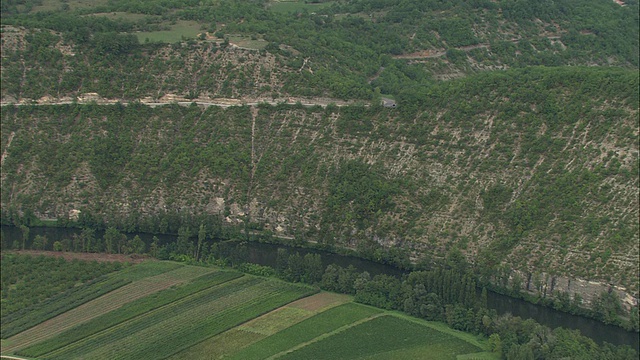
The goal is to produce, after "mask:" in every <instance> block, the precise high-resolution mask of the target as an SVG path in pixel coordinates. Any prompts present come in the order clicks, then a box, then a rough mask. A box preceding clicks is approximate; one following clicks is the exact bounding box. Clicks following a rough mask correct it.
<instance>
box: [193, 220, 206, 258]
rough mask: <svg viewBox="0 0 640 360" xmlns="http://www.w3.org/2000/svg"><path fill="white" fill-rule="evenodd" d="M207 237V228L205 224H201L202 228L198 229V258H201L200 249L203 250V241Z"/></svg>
mask: <svg viewBox="0 0 640 360" xmlns="http://www.w3.org/2000/svg"><path fill="white" fill-rule="evenodd" d="M206 237H207V230H206V228H205V227H204V224H200V229H199V230H198V246H197V247H196V256H195V257H196V260H200V251H201V250H202V243H203V242H204V240H205V239H206Z"/></svg>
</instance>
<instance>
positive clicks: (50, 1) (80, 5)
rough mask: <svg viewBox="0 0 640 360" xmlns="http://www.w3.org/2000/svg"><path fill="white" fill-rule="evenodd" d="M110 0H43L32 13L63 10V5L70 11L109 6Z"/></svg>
mask: <svg viewBox="0 0 640 360" xmlns="http://www.w3.org/2000/svg"><path fill="white" fill-rule="evenodd" d="M108 3H109V0H66V1H62V0H43V1H42V5H38V6H34V7H33V9H32V10H31V11H32V12H39V11H57V10H61V9H62V6H63V4H67V5H68V6H69V10H76V9H86V8H91V7H96V6H103V5H107V4H108Z"/></svg>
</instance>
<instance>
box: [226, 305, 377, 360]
mask: <svg viewBox="0 0 640 360" xmlns="http://www.w3.org/2000/svg"><path fill="white" fill-rule="evenodd" d="M380 312H381V310H378V309H375V308H371V307H368V306H364V305H360V304H354V303H349V304H345V305H341V306H338V307H335V308H331V309H329V310H327V311H325V312H322V313H320V314H318V315H316V316H314V317H312V318H309V319H307V320H305V321H302V322H300V323H298V324H296V325H293V326H291V327H289V328H287V329H284V330H282V331H280V332H278V333H277V334H274V335H272V336H269V337H268V338H266V339H263V340H261V341H258V342H256V343H254V344H252V345H251V346H249V347H247V348H245V349H243V350H241V351H240V352H238V353H236V354H235V355H234V356H233V357H232V359H235V360H250V359H264V358H267V357H269V356H272V355H275V354H277V353H279V352H282V351H286V350H288V349H291V348H292V347H294V346H296V345H298V344H301V343H304V342H307V341H310V340H313V339H314V338H316V337H318V336H320V335H322V334H325V333H328V332H331V331H334V330H336V329H338V328H340V327H342V326H345V325H349V324H351V323H353V322H356V321H358V320H362V319H365V318H368V317H370V316H373V315H375V314H378V313H380Z"/></svg>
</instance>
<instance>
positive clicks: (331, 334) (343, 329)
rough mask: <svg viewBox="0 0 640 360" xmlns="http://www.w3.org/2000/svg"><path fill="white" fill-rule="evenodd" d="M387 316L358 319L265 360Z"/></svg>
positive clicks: (271, 359) (382, 314) (381, 314)
mask: <svg viewBox="0 0 640 360" xmlns="http://www.w3.org/2000/svg"><path fill="white" fill-rule="evenodd" d="M388 315H389V313H386V312H383V313H380V314H375V315H372V316H370V317H368V318H364V319H360V320H358V321H354V322H352V323H351V324H349V325H344V326H341V327H339V328H337V329H335V330H333V331H331V332H328V333H325V334H322V335H320V336H317V337H315V338H313V339H311V340H309V341H305V342H303V343H300V344H298V345H296V346H294V347H292V348H289V349H287V350H285V351H281V352H279V353H277V354H275V355H272V356H270V357H268V358H267V359H266V360H273V359H277V358H279V357H281V356H284V355H287V354H289V353H292V352H294V351H296V350H298V349H301V348H303V347H305V346H307V345H310V344H313V343H316V342H318V341H322V340H324V339H326V338H328V337H330V336H333V335H336V334H339V333H341V332H343V331H345V330H348V329H350V328H352V327H354V326H358V325H360V324H364V323H366V322H367V321H371V320H373V319H376V318H379V317H381V316H388Z"/></svg>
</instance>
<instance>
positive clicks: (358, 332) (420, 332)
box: [281, 315, 481, 360]
mask: <svg viewBox="0 0 640 360" xmlns="http://www.w3.org/2000/svg"><path fill="white" fill-rule="evenodd" d="M480 350H481V349H480V348H478V347H476V346H473V345H471V344H470V343H468V342H466V341H463V340H461V339H458V338H455V337H452V336H450V335H448V334H445V333H442V332H440V331H437V330H434V329H432V328H429V327H426V326H422V325H420V324H417V323H414V322H410V321H407V320H404V319H400V318H398V317H395V316H391V315H385V316H380V317H376V318H373V319H371V320H369V321H365V322H363V323H361V324H358V325H356V326H353V327H350V328H347V329H345V330H344V331H341V332H337V333H335V334H333V335H331V336H329V337H327V338H324V339H321V340H319V341H315V342H313V343H310V344H308V345H307V346H304V347H302V348H300V349H298V350H295V351H293V352H290V353H287V354H286V355H284V356H282V357H281V358H282V359H316V360H323V359H327V360H328V359H356V358H357V359H360V358H366V359H399V360H401V359H434V360H440V359H442V360H445V359H455V358H456V355H458V354H466V353H474V352H479V351H480Z"/></svg>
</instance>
